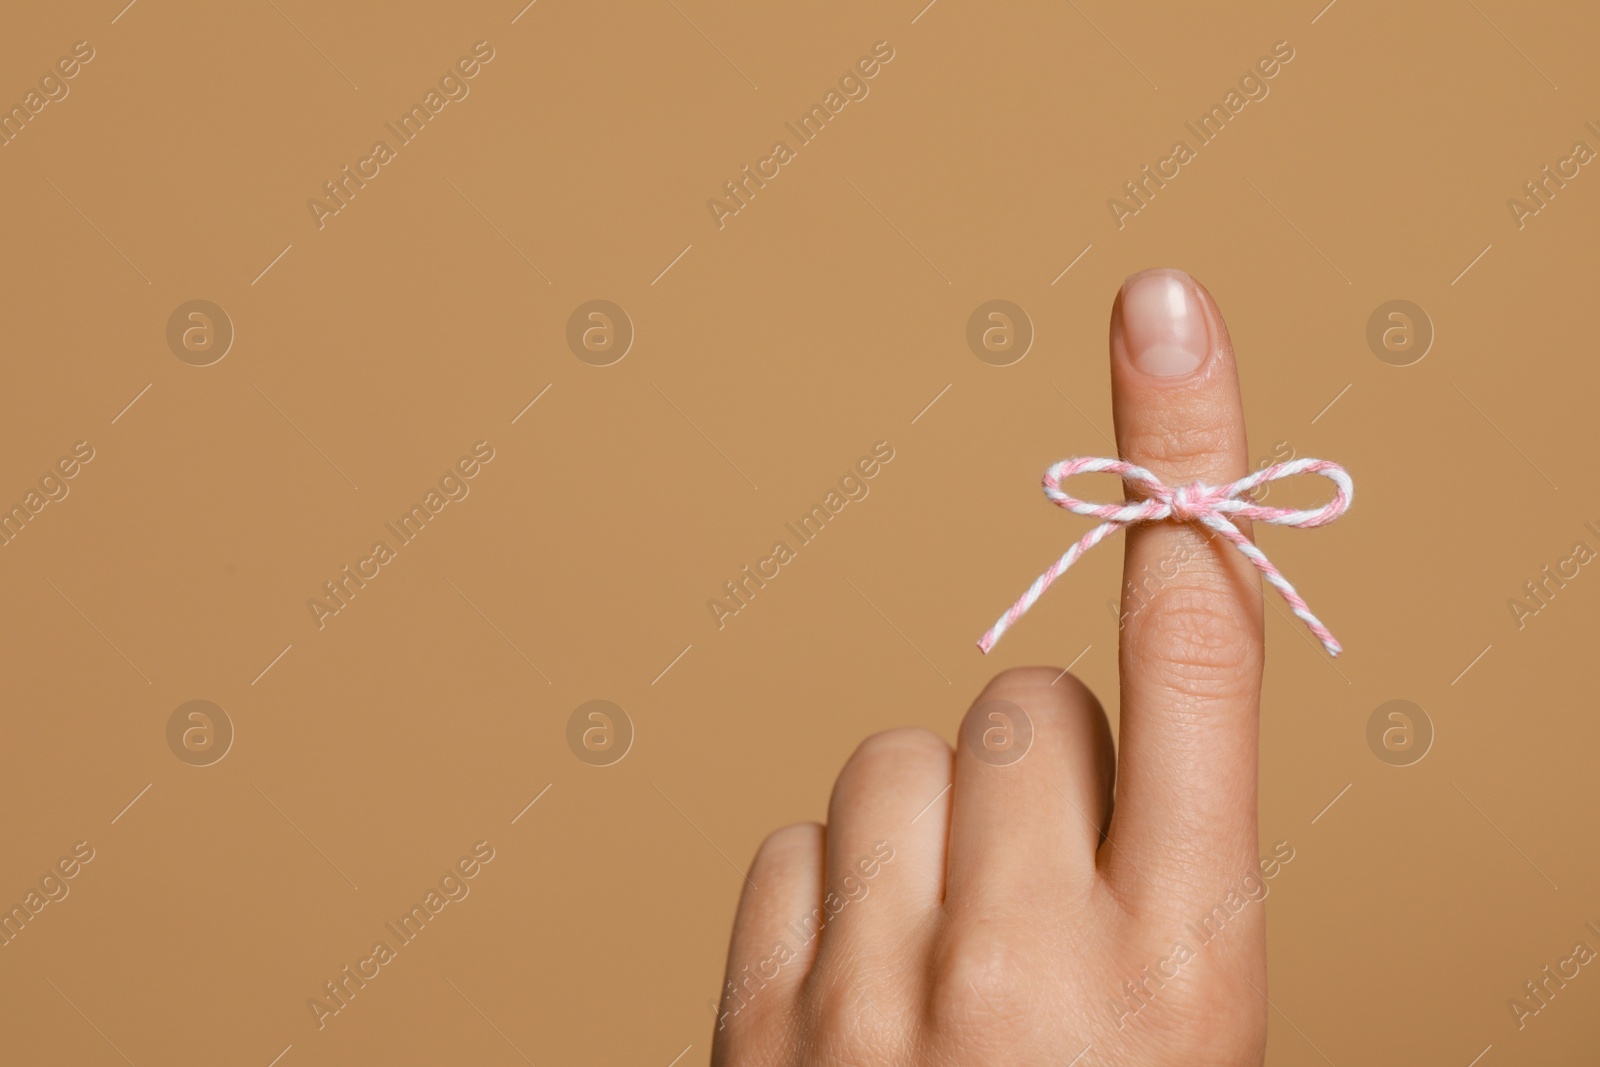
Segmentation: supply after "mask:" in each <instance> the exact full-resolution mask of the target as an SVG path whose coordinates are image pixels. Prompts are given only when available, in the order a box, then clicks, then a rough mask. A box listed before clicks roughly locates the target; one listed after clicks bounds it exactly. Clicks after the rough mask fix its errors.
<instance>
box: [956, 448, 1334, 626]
mask: <svg viewBox="0 0 1600 1067" xmlns="http://www.w3.org/2000/svg"><path fill="white" fill-rule="evenodd" d="M1094 473H1107V474H1116V475H1119V476H1120V477H1121V478H1122V481H1123V484H1124V486H1126V487H1127V488H1128V489H1129V490H1133V491H1137V493H1138V494H1139V495H1140V496H1141V497H1142V499H1139V500H1126V501H1124V502H1123V503H1121V504H1097V503H1094V502H1093V501H1087V500H1079V499H1078V498H1077V497H1075V496H1073V495H1072V494H1070V493H1068V492H1067V491H1066V490H1064V489H1062V488H1061V483H1062V482H1064V481H1066V480H1067V479H1068V478H1070V477H1072V476H1073V475H1074V474H1094ZM1297 474H1318V475H1321V476H1322V477H1324V478H1326V479H1328V480H1329V481H1330V482H1332V483H1333V487H1334V490H1333V499H1332V500H1330V501H1329V502H1328V503H1326V504H1324V505H1322V506H1321V507H1319V508H1269V507H1265V506H1263V505H1261V504H1258V503H1256V502H1255V501H1254V500H1252V499H1251V498H1250V497H1249V495H1248V494H1249V493H1250V492H1251V491H1252V490H1254V489H1255V488H1257V487H1258V486H1261V485H1265V484H1266V483H1268V482H1275V481H1278V480H1279V479H1282V478H1292V477H1294V476H1295V475H1297ZM1044 492H1045V495H1046V496H1047V497H1049V498H1050V501H1051V502H1052V503H1053V504H1055V505H1056V506H1057V507H1060V508H1065V509H1066V510H1067V511H1071V512H1073V513H1074V514H1077V515H1087V516H1089V517H1090V518H1095V519H1099V520H1100V525H1099V526H1096V527H1095V528H1094V529H1092V530H1090V531H1089V532H1088V533H1087V534H1085V535H1084V536H1083V538H1082V539H1081V540H1079V541H1078V543H1077V544H1075V545H1073V546H1072V547H1071V548H1069V549H1067V552H1066V554H1065V555H1063V556H1062V557H1061V558H1060V559H1059V560H1057V561H1056V562H1055V563H1054V564H1052V565H1051V567H1050V569H1049V570H1047V571H1045V572H1044V573H1043V574H1041V575H1040V576H1039V577H1038V578H1037V579H1035V580H1034V583H1033V585H1031V586H1029V587H1028V591H1027V592H1025V593H1023V594H1022V596H1021V598H1020V599H1018V600H1017V602H1016V603H1015V604H1013V605H1012V606H1011V609H1010V610H1009V611H1007V612H1006V613H1005V614H1004V615H1002V616H1000V618H999V619H998V620H997V621H996V622H995V624H994V626H993V627H991V628H990V629H989V632H988V633H986V634H984V635H983V638H982V639H981V640H979V642H978V647H979V648H981V649H983V651H984V652H986V653H987V652H988V651H989V650H990V649H991V648H993V647H994V645H995V642H997V641H999V640H1000V637H1001V636H1002V635H1003V634H1004V633H1005V632H1006V630H1008V629H1010V628H1011V626H1012V624H1013V623H1015V622H1016V621H1017V620H1018V619H1020V618H1021V617H1022V616H1023V614H1024V613H1025V612H1026V611H1027V610H1028V609H1029V608H1031V607H1033V605H1034V603H1035V602H1036V601H1037V600H1038V599H1039V597H1040V596H1041V595H1042V594H1043V593H1044V591H1045V590H1046V589H1048V588H1050V583H1052V582H1054V581H1055V580H1056V579H1057V578H1058V577H1060V576H1061V574H1062V572H1064V571H1065V570H1066V569H1067V568H1068V567H1070V566H1072V565H1073V564H1074V563H1076V562H1077V561H1078V558H1079V557H1080V556H1082V555H1083V554H1084V553H1085V552H1087V551H1088V550H1089V549H1091V548H1093V547H1094V546H1095V545H1097V544H1099V543H1100V542H1101V541H1103V540H1104V539H1105V538H1106V537H1107V535H1109V534H1111V533H1112V532H1114V531H1116V530H1118V529H1121V528H1123V527H1126V526H1132V525H1133V524H1134V523H1139V522H1160V521H1162V520H1164V519H1175V520H1177V521H1179V522H1190V523H1197V524H1199V525H1201V526H1203V527H1205V528H1206V529H1208V530H1210V531H1211V532H1213V533H1215V534H1216V535H1217V536H1219V537H1221V538H1223V539H1224V540H1226V541H1227V542H1228V543H1230V544H1232V545H1233V546H1234V547H1235V548H1237V549H1238V550H1239V551H1240V552H1242V553H1244V555H1245V557H1246V558H1248V559H1249V560H1250V562H1251V563H1253V564H1254V565H1255V567H1256V569H1257V570H1259V571H1260V572H1261V576H1262V577H1263V578H1265V579H1266V580H1267V581H1268V582H1270V583H1271V584H1272V586H1273V587H1274V588H1276V589H1277V590H1278V592H1280V593H1281V594H1283V599H1284V600H1285V601H1286V602H1288V604H1289V607H1290V608H1292V609H1293V610H1294V613H1295V614H1296V615H1298V616H1299V617H1300V618H1301V619H1302V620H1304V622H1305V624H1306V626H1307V627H1309V628H1310V630H1311V632H1312V633H1314V634H1316V635H1317V639H1318V640H1320V641H1321V642H1322V646H1323V647H1324V648H1326V649H1327V650H1328V653H1329V654H1330V655H1334V656H1337V655H1338V654H1339V653H1340V651H1341V650H1342V649H1341V646H1340V645H1339V642H1338V640H1337V639H1335V638H1334V636H1333V634H1331V633H1329V632H1328V628H1327V627H1326V626H1324V625H1322V622H1321V620H1320V619H1318V618H1317V617H1316V616H1315V615H1313V614H1311V609H1310V608H1307V607H1306V602H1305V601H1304V600H1302V599H1301V598H1300V594H1299V593H1297V592H1295V589H1294V586H1292V585H1290V584H1289V580H1288V579H1287V578H1285V577H1284V576H1283V575H1282V574H1281V573H1280V572H1279V571H1278V568H1277V567H1276V566H1275V565H1274V564H1273V563H1272V561H1271V560H1269V559H1267V557H1266V554H1265V553H1264V552H1262V551H1261V550H1260V549H1259V548H1257V547H1256V546H1255V544H1254V543H1252V542H1251V540H1250V539H1249V538H1248V537H1246V536H1245V535H1244V532H1243V531H1242V530H1240V529H1239V527H1238V526H1236V525H1234V522H1233V520H1232V518H1230V516H1237V517H1239V518H1243V519H1252V520H1255V521H1259V522H1266V523H1270V524H1272V525H1275V526H1303V527H1312V526H1326V525H1327V524H1328V523H1330V522H1332V521H1334V520H1335V519H1337V518H1338V517H1339V516H1340V515H1343V514H1344V513H1345V511H1346V510H1347V509H1348V508H1349V507H1350V501H1351V499H1352V498H1353V497H1354V496H1355V483H1353V482H1352V481H1351V480H1350V475H1349V474H1348V473H1346V472H1345V469H1344V468H1343V467H1341V466H1339V464H1337V463H1334V462H1331V461H1329V460H1325V459H1309V458H1308V459H1294V460H1290V461H1289V462H1287V463H1275V464H1273V465H1272V466H1270V467H1264V468H1262V469H1261V470H1258V471H1256V472H1255V473H1254V474H1249V475H1246V476H1245V477H1243V478H1240V479H1239V480H1237V481H1233V482H1229V483H1227V484H1226V485H1205V484H1203V483H1201V482H1198V481H1196V482H1191V483H1189V484H1188V485H1184V486H1180V487H1178V488H1176V489H1174V488H1172V487H1171V486H1169V485H1167V484H1166V483H1164V482H1162V481H1161V479H1159V478H1157V477H1156V476H1155V475H1154V474H1151V473H1150V472H1149V471H1148V470H1146V469H1144V468H1143V467H1141V466H1139V465H1138V464H1135V463H1129V462H1127V461H1126V460H1120V459H1106V458H1104V457H1092V456H1084V457H1078V458H1074V459H1064V460H1062V461H1061V462H1059V463H1056V464H1053V465H1051V467H1050V469H1049V470H1047V471H1045V472H1044Z"/></svg>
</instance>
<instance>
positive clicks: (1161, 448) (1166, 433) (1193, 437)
mask: <svg viewBox="0 0 1600 1067" xmlns="http://www.w3.org/2000/svg"><path fill="white" fill-rule="evenodd" d="M1175 416H1176V417H1174V418H1173V419H1172V420H1171V421H1166V420H1160V421H1152V422H1151V423H1150V424H1149V425H1142V426H1139V427H1137V428H1133V429H1129V430H1127V431H1125V432H1124V434H1123V440H1122V454H1123V455H1124V456H1126V457H1127V458H1128V459H1129V460H1131V461H1133V462H1135V463H1138V464H1139V465H1140V466H1143V467H1151V468H1154V469H1155V472H1156V474H1158V475H1160V476H1162V477H1166V478H1174V477H1176V478H1183V479H1187V478H1199V477H1203V476H1204V475H1205V474H1206V472H1207V471H1210V470H1214V469H1215V468H1216V466H1217V463H1218V461H1219V460H1220V459H1224V458H1226V457H1230V456H1232V455H1233V453H1234V452H1236V451H1237V450H1238V448H1239V443H1238V442H1239V429H1238V427H1236V426H1232V425H1228V424H1227V423H1226V420H1221V419H1206V418H1196V417H1195V413H1194V412H1193V411H1192V410H1185V411H1180V412H1176V413H1175Z"/></svg>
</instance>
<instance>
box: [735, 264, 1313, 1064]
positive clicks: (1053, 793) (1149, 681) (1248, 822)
mask: <svg viewBox="0 0 1600 1067" xmlns="http://www.w3.org/2000/svg"><path fill="white" fill-rule="evenodd" d="M1111 380H1112V405H1113V408H1114V415H1115V420H1116V434H1117V446H1118V449H1119V451H1120V453H1121V455H1122V457H1123V458H1124V459H1128V460H1131V461H1133V462H1135V463H1138V464H1140V465H1142V466H1144V467H1147V468H1149V469H1150V470H1151V471H1152V472H1154V473H1155V474H1156V476H1157V477H1159V478H1161V480H1162V481H1164V482H1166V483H1167V484H1168V485H1183V484H1187V483H1189V482H1191V481H1194V480H1200V481H1203V482H1207V483H1212V484H1215V483H1220V482H1226V481H1231V480H1233V479H1235V478H1238V477H1241V476H1242V475H1244V474H1245V473H1246V470H1247V466H1248V455H1247V453H1246V449H1245V431H1244V415H1243V411H1242V407H1241V402H1240V398H1239V384H1238V374H1237V369H1236V367H1235V364H1234V358H1233V349H1232V345H1231V343H1230V341H1229V339H1228V332H1227V328H1226V327H1225V326H1224V324H1223V322H1222V317H1221V314H1220V313H1219V312H1218V310H1217V306H1216V303H1215V302H1214V301H1213V300H1212V299H1211V296H1210V294H1209V293H1207V292H1206V291H1205V290H1204V289H1202V288H1201V287H1200V286H1199V285H1198V284H1197V283H1196V282H1194V281H1193V280H1192V279H1190V278H1189V277H1188V276H1187V275H1185V274H1183V273H1181V272H1179V271H1169V270H1157V271H1146V272H1143V273H1141V274H1136V275H1134V276H1133V277H1131V278H1129V279H1128V280H1127V281H1126V282H1125V283H1124V284H1123V287H1122V291H1121V293H1120V294H1119V296H1118V298H1117V300H1116V303H1115V305H1114V306H1113V308H1112V312H1111ZM1244 529H1245V532H1246V533H1247V534H1248V533H1249V528H1248V527H1244ZM1126 538H1127V544H1126V549H1125V552H1126V557H1125V563H1124V579H1125V581H1124V584H1123V599H1122V616H1123V617H1122V626H1121V643H1120V649H1119V656H1120V663H1121V676H1122V714H1121V739H1120V740H1121V745H1120V751H1114V750H1113V746H1112V739H1111V730H1110V726H1109V724H1108V722H1107V720H1106V715H1105V712H1104V711H1103V710H1102V709H1101V707H1100V704H1099V702H1098V701H1097V700H1096V699H1095V697H1094V694H1092V693H1091V692H1089V690H1088V689H1087V688H1085V687H1084V685H1083V684H1082V683H1081V682H1079V681H1078V680H1077V679H1075V678H1073V677H1071V676H1070V675H1068V676H1062V674H1061V672H1060V671H1059V670H1057V669H1056V668H1051V667H1027V668H1019V669H1014V670H1008V671H1006V672H1004V673H1003V674H1001V675H999V676H998V677H996V678H995V679H994V680H993V681H991V682H990V683H989V685H988V687H987V688H985V689H984V691H983V693H982V694H980V695H979V697H978V699H977V701H976V702H975V704H974V706H973V709H972V710H971V711H969V712H968V713H967V717H966V720H965V722H964V723H963V725H962V728H961V732H960V740H959V742H958V744H957V747H956V751H955V752H954V754H952V752H951V749H950V746H949V745H947V744H946V743H945V741H944V740H943V739H942V738H940V737H939V736H938V735H936V734H934V733H931V732H929V731H927V730H922V729H912V728H907V729H900V730H890V731H887V732H885V733H880V734H876V735H874V736H872V737H869V738H867V739H866V740H865V741H864V742H862V744H861V747H860V748H858V749H857V750H856V752H855V754H854V755H853V756H851V758H850V760H849V762H848V763H846V764H845V767H844V769H843V770H842V771H841V772H840V773H839V779H838V781H837V783H836V784H835V786H834V790H833V797H832V800H831V802H830V803H829V807H828V824H827V826H826V827H822V826H819V825H817V824H815V823H802V824H799V825H795V826H789V827H785V828H784V829H781V830H778V831H776V832H774V833H773V834H772V835H771V836H770V837H768V838H767V839H766V841H765V842H763V844H762V845H761V848H760V851H759V852H758V853H757V854H756V857H755V860H754V862H753V864H752V866H751V871H750V881H751V882H752V883H753V884H754V885H755V886H758V887H759V888H758V889H752V888H750V887H748V886H747V887H746V890H745V893H744V896H743V898H742V899H741V901H740V903H739V912H738V916H737V918H736V919H735V921H734V927H733V937H732V944H731V946H730V947H729V951H728V971H727V983H728V984H726V985H725V986H724V991H723V997H722V1003H721V1008H720V1015H719V1019H718V1023H717V1031H716V1038H715V1047H714V1050H713V1054H712V1059H713V1062H714V1063H717V1064H724V1065H731V1067H775V1065H779V1064H782V1065H801V1064H805V1065H821V1064H841V1065H843V1064H851V1065H872V1067H876V1065H891V1064H892V1065H906V1067H911V1065H930V1067H935V1065H936V1067H946V1065H966V1064H973V1065H976V1064H1005V1065H1007V1067H1021V1065H1024V1064H1041V1065H1042V1064H1049V1065H1051V1067H1065V1065H1068V1064H1072V1065H1073V1067H1097V1065H1110V1064H1130V1065H1131V1064H1139V1065H1141V1067H1152V1065H1163V1064H1171V1065H1173V1067H1197V1065H1211V1064H1260V1063H1261V1061H1262V1057H1263V1055H1264V1049H1265V1045H1266V1034H1267V1010H1268V1005H1267V1001H1266V938H1265V917H1266V916H1265V908H1264V906H1263V905H1262V903H1261V899H1262V898H1263V897H1264V896H1265V895H1266V892H1267V890H1268V881H1267V880H1268V879H1270V878H1272V877H1274V876H1276V874H1277V873H1278V872H1279V870H1280V869H1281V867H1282V865H1283V864H1285V863H1288V862H1289V861H1291V860H1292V859H1293V857H1294V851H1293V848H1292V847H1290V846H1289V845H1288V844H1287V843H1286V842H1280V843H1279V844H1278V845H1277V846H1275V847H1274V849H1273V850H1272V851H1271V852H1270V853H1269V854H1268V856H1267V857H1265V858H1262V857H1258V855H1257V847H1258V842H1257V837H1256V833H1257V831H1256V740H1257V723H1258V718H1259V712H1260V696H1261V667H1262V628H1261V627H1262V623H1261V619H1262V615H1261V613H1262V605H1261V592H1260V585H1259V583H1258V580H1257V576H1256V574H1255V572H1254V570H1253V568H1251V567H1250V565H1249V564H1248V562H1247V561H1246V560H1245V559H1244V557H1243V556H1242V555H1241V554H1240V553H1239V552H1237V551H1235V550H1234V549H1233V548H1232V547H1230V546H1228V545H1225V544H1221V543H1220V542H1219V543H1216V544H1213V543H1211V542H1210V541H1209V540H1208V537H1207V535H1206V534H1205V533H1204V532H1203V531H1202V530H1200V529H1198V528H1197V527H1195V526H1194V525H1192V524H1186V523H1175V522H1163V523H1155V524H1147V525H1143V526H1137V527H1134V528H1133V529H1131V530H1130V531H1129V532H1128V533H1127V534H1126ZM1035 562H1037V561H1026V568H1028V569H1029V573H1030V574H1031V573H1032V571H1031V568H1032V567H1033V564H1034V563H1035ZM1007 591H1009V590H1007ZM1056 595H1057V596H1062V595H1070V594H1069V593H1064V592H1058V593H1056ZM1078 595H1080V596H1081V597H1082V598H1083V602H1084V603H1085V604H1088V603H1090V602H1091V601H1093V600H1094V598H1093V596H1092V595H1091V593H1090V591H1084V590H1083V589H1082V588H1081V585H1080V586H1079V591H1078ZM1030 621H1031V622H1032V624H1033V625H1036V626H1037V625H1043V624H1044V620H1043V619H1033V620H1030ZM995 701H1008V702H1010V704H1011V705H1015V708H1009V707H1008V706H1007V705H1005V704H994V703H993V702H995ZM1016 709H1021V712H1023V713H1025V721H1026V723H1031V727H1032V743H1031V747H1029V748H1028V749H1027V750H1026V751H1025V752H1024V753H1023V755H1022V758H1014V757H1015V756H1016V750H1017V748H1020V744H1018V745H1017V746H1016V747H1015V748H1012V749H1006V748H1005V747H1004V744H1003V743H1004V740H1005V736H1004V735H1005V730H1006V727H1007V723H1008V722H1009V724H1010V727H1011V728H1012V730H1013V731H1015V732H1014V733H1013V735H1012V740H1013V741H1015V740H1016V738H1017V737H1020V736H1021V735H1022V733H1023V732H1024V731H1025V726H1024V716H1023V715H1019V714H1018V713H1017V711H1016ZM996 715H999V716H1000V717H999V718H996V717H995V716H996ZM990 730H993V731H995V732H992V733H991V734H990V737H989V741H990V742H992V743H993V742H998V743H1000V745H1001V747H1000V748H998V749H996V748H995V747H994V746H993V744H991V745H989V746H986V743H985V739H984V734H985V731H990ZM1013 759H1014V761H1012V760H1013ZM1113 785H1115V788H1113ZM935 798H937V799H935ZM1113 798H1114V799H1115V810H1114V811H1113ZM930 801H932V803H931V804H930ZM925 805H927V807H926V809H925V810H921V811H920V814H919V809H924V806H925ZM1075 1057H1076V1058H1075Z"/></svg>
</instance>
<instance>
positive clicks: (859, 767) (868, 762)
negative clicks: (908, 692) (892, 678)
mask: <svg viewBox="0 0 1600 1067" xmlns="http://www.w3.org/2000/svg"><path fill="white" fill-rule="evenodd" d="M949 759H950V746H949V745H948V744H946V743H945V740H944V738H942V737H940V736H939V735H938V734H936V733H934V732H933V731H932V730H928V729H925V728H923V727H921V726H901V727H897V728H895V729H893V730H882V731H880V732H878V733H875V734H871V735H869V736H868V737H867V738H866V740H864V741H862V742H861V744H859V745H857V746H856V750H855V753H854V754H853V755H852V756H851V757H850V761H849V763H848V764H847V765H846V771H847V773H860V772H862V771H866V772H868V773H872V772H876V771H880V770H884V769H887V768H890V767H900V766H904V765H906V764H907V763H910V764H913V765H915V766H921V765H923V764H924V763H932V762H934V761H941V762H948V761H949Z"/></svg>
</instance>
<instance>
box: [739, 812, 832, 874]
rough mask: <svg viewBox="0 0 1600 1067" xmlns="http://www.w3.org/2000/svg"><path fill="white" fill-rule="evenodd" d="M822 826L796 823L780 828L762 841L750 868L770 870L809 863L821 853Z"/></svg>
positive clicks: (812, 823)
mask: <svg viewBox="0 0 1600 1067" xmlns="http://www.w3.org/2000/svg"><path fill="white" fill-rule="evenodd" d="M822 834H823V830H822V824H821V823H817V822H797V823H790V824H789V825H788V826H781V827H779V828H778V829H776V830H774V831H772V832H771V833H770V834H768V835H767V836H766V837H765V838H763V839H762V841H761V845H760V847H759V848H757V849H756V858H755V862H754V863H753V864H752V867H755V868H761V869H771V868H773V867H789V866H792V865H793V864H795V863H796V862H800V861H810V860H813V859H815V858H816V857H817V856H819V855H821V852H822Z"/></svg>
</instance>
